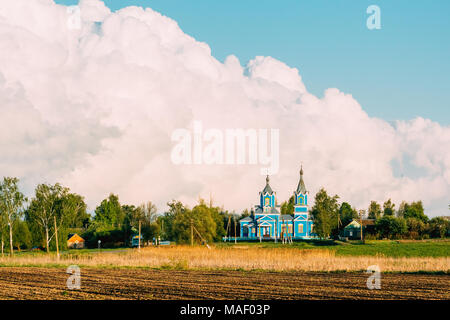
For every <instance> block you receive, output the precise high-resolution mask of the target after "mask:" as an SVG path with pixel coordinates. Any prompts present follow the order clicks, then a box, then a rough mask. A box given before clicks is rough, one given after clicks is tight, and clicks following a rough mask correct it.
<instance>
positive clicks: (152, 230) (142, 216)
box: [130, 201, 158, 241]
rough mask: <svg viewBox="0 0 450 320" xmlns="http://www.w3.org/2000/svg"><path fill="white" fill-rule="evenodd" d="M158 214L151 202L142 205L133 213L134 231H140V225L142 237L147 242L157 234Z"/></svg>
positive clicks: (132, 223)
mask: <svg viewBox="0 0 450 320" xmlns="http://www.w3.org/2000/svg"><path fill="white" fill-rule="evenodd" d="M156 213H157V208H156V206H155V205H154V204H153V203H152V202H151V201H148V202H147V203H144V204H141V205H140V206H139V207H137V208H136V209H135V210H133V211H132V215H131V221H130V224H131V226H132V227H133V228H134V230H139V223H140V224H141V235H142V237H143V239H144V240H145V241H148V240H150V239H151V238H152V237H154V236H155V235H156V233H157V229H158V228H157V224H156V218H157V217H156Z"/></svg>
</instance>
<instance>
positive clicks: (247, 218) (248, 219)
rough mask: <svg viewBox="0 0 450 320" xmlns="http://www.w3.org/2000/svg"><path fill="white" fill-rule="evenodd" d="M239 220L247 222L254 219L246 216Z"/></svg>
mask: <svg viewBox="0 0 450 320" xmlns="http://www.w3.org/2000/svg"><path fill="white" fill-rule="evenodd" d="M239 221H242V222H245V221H253V219H252V218H250V217H245V218H242V219H241V220H239Z"/></svg>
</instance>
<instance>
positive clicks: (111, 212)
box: [94, 193, 125, 228]
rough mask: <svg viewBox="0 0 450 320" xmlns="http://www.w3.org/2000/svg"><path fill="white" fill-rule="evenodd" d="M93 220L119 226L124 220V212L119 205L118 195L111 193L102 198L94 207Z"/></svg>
mask: <svg viewBox="0 0 450 320" xmlns="http://www.w3.org/2000/svg"><path fill="white" fill-rule="evenodd" d="M94 220H95V221H96V222H98V223H100V224H103V225H105V226H111V227H119V228H120V227H121V226H122V224H123V223H124V221H125V213H124V212H123V210H122V206H121V205H120V202H119V197H118V196H117V195H115V194H112V193H111V194H110V195H109V197H108V198H107V199H104V200H103V201H102V202H101V203H100V205H99V206H98V207H97V208H96V209H95V217H94Z"/></svg>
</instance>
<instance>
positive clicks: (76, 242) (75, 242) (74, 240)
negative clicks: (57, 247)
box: [67, 233, 84, 249]
mask: <svg viewBox="0 0 450 320" xmlns="http://www.w3.org/2000/svg"><path fill="white" fill-rule="evenodd" d="M67 248H69V249H83V248H84V239H83V238H82V237H80V236H79V235H78V234H76V233H69V235H68V239H67Z"/></svg>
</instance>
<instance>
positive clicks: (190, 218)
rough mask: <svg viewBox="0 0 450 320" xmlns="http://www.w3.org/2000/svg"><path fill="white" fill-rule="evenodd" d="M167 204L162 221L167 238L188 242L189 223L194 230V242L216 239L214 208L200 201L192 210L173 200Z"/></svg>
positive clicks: (189, 234) (189, 233)
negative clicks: (167, 209) (167, 207)
mask: <svg viewBox="0 0 450 320" xmlns="http://www.w3.org/2000/svg"><path fill="white" fill-rule="evenodd" d="M168 206H169V211H168V212H166V213H165V215H164V218H163V221H164V225H165V232H166V235H167V236H168V237H169V239H171V240H175V241H176V242H178V243H189V242H190V239H191V223H192V225H193V227H194V228H195V230H196V231H194V232H193V233H194V237H193V240H194V242H197V243H198V242H201V241H202V240H206V241H207V242H211V241H213V240H214V239H217V222H216V221H217V220H216V219H215V218H214V210H212V209H211V208H210V207H209V206H207V205H206V204H205V203H204V202H202V201H200V202H199V204H198V205H196V206H195V207H194V208H193V209H192V210H189V208H187V207H185V206H184V205H183V204H182V203H181V202H179V201H175V200H174V201H172V202H170V203H168ZM193 230H194V229H193ZM198 234H200V236H201V238H200V237H199V235H198Z"/></svg>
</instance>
